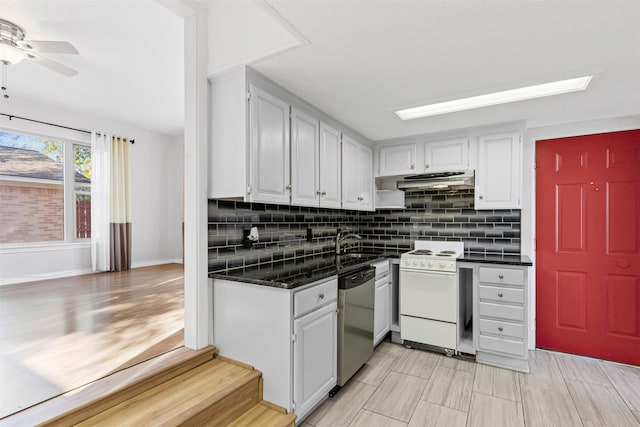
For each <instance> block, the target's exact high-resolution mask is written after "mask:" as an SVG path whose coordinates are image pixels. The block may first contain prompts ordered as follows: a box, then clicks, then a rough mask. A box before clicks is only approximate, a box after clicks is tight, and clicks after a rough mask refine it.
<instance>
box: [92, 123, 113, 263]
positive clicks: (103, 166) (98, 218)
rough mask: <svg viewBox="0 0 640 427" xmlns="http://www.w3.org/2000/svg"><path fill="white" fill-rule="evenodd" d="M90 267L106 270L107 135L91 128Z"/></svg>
mask: <svg viewBox="0 0 640 427" xmlns="http://www.w3.org/2000/svg"><path fill="white" fill-rule="evenodd" d="M91 166H92V176H91V267H92V268H93V271H109V268H110V258H109V246H110V236H109V233H110V230H109V222H110V218H109V214H110V212H111V208H110V191H109V188H110V185H111V178H110V170H111V135H109V134H107V133H105V132H101V133H99V134H98V133H96V132H91Z"/></svg>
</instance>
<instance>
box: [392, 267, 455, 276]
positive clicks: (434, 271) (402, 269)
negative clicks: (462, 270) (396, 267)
mask: <svg viewBox="0 0 640 427" xmlns="http://www.w3.org/2000/svg"><path fill="white" fill-rule="evenodd" d="M400 271H401V272H402V271H407V272H410V273H424V274H437V275H439V276H455V275H456V274H457V273H456V272H455V271H437V270H420V269H413V268H403V267H401V268H400Z"/></svg>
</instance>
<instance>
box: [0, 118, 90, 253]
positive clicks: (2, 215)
mask: <svg viewBox="0 0 640 427" xmlns="http://www.w3.org/2000/svg"><path fill="white" fill-rule="evenodd" d="M0 200H1V201H2V202H1V203H0V244H2V243H14V244H15V243H36V242H64V241H74V240H77V239H87V238H90V237H91V148H90V147H89V146H88V145H83V144H80V143H77V142H70V141H63V140H57V139H52V138H46V137H40V136H33V135H25V134H18V133H11V132H4V131H0Z"/></svg>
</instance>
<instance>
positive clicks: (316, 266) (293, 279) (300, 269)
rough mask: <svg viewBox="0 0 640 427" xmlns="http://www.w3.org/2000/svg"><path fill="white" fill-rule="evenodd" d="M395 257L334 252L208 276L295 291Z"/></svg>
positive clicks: (382, 254)
mask: <svg viewBox="0 0 640 427" xmlns="http://www.w3.org/2000/svg"><path fill="white" fill-rule="evenodd" d="M392 256H393V254H384V253H367V254H365V256H364V257H362V258H352V257H350V256H349V255H340V256H336V255H335V253H331V254H326V255H321V256H317V255H316V256H314V257H312V258H311V257H306V258H304V259H293V260H290V261H289V262H286V261H285V262H284V263H279V264H278V265H277V266H272V265H265V266H259V267H255V268H241V269H231V270H227V271H226V272H225V273H212V274H209V277H211V278H214V279H224V280H233V281H237V282H245V283H251V284H254V285H262V286H271V287H275V288H281V289H294V288H298V287H300V286H304V285H307V284H309V283H313V282H316V281H318V280H322V279H325V278H327V277H331V276H335V275H337V274H345V273H349V272H350V271H355V270H358V269H360V268H363V267H366V266H368V265H371V264H373V263H375V262H377V261H381V260H383V259H386V258H390V257H392ZM396 256H397V255H396ZM307 258H308V259H307Z"/></svg>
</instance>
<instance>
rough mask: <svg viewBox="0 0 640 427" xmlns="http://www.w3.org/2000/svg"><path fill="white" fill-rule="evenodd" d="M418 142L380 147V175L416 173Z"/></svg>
mask: <svg viewBox="0 0 640 427" xmlns="http://www.w3.org/2000/svg"><path fill="white" fill-rule="evenodd" d="M416 148H417V144H402V145H390V146H387V147H380V150H379V151H378V166H379V167H378V176H393V175H408V174H412V173H416Z"/></svg>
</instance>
